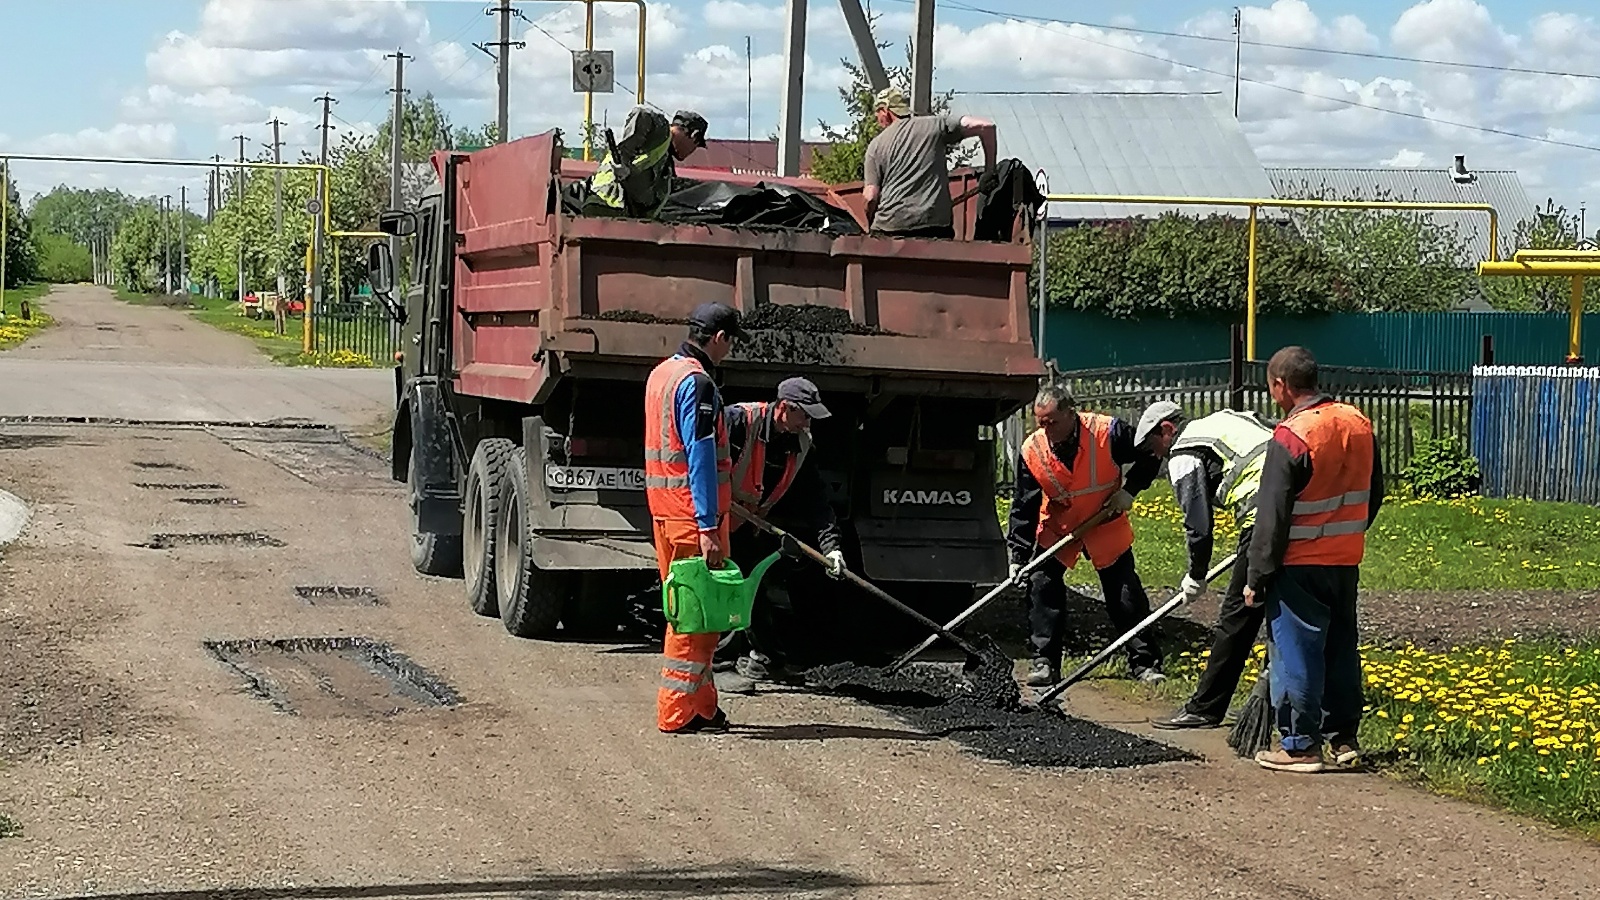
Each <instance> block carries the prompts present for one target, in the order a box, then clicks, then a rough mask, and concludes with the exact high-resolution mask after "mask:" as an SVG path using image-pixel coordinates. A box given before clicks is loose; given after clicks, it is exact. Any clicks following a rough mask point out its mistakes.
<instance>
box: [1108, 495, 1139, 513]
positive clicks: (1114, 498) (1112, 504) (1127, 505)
mask: <svg viewBox="0 0 1600 900" xmlns="http://www.w3.org/2000/svg"><path fill="white" fill-rule="evenodd" d="M1106 508H1107V509H1109V510H1111V511H1112V512H1119V513H1125V512H1127V511H1128V510H1130V509H1133V495H1132V494H1130V493H1128V492H1127V491H1117V492H1116V493H1115V494H1112V495H1111V499H1109V500H1107V501H1106Z"/></svg>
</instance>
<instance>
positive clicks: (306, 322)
mask: <svg viewBox="0 0 1600 900" xmlns="http://www.w3.org/2000/svg"><path fill="white" fill-rule="evenodd" d="M317 102H318V103H321V104H322V124H321V125H320V126H318V128H319V129H320V130H321V131H322V154H321V156H320V157H319V161H320V162H321V163H322V168H320V169H318V170H317V177H316V179H315V184H316V187H315V189H314V191H313V193H314V195H315V199H316V204H317V208H316V209H315V210H314V211H313V212H312V214H311V265H310V267H309V269H310V271H308V272H307V273H306V277H307V279H308V283H307V288H309V293H310V295H311V296H310V297H308V298H307V299H308V300H309V301H310V302H309V303H307V304H306V313H305V318H304V319H302V320H301V322H302V323H303V327H302V328H301V332H300V341H301V344H300V349H301V350H302V351H303V352H306V353H310V352H311V339H312V328H313V327H314V326H313V324H312V316H313V315H314V314H315V312H316V311H317V309H318V307H319V306H320V305H321V304H322V242H323V232H324V227H323V226H324V223H325V222H326V221H327V216H328V168H327V167H328V132H329V130H330V129H332V128H333V126H332V125H330V124H328V119H329V117H330V116H332V115H333V104H335V103H338V102H339V101H338V100H335V99H333V97H331V96H329V95H328V94H323V95H322V96H321V97H318V98H317ZM399 125H400V123H399V122H396V123H395V127H396V128H397V129H398V127H399Z"/></svg>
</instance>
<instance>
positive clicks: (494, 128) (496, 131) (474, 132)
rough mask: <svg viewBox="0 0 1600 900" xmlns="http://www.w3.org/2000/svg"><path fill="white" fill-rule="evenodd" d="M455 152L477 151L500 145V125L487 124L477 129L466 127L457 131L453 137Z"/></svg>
mask: <svg viewBox="0 0 1600 900" xmlns="http://www.w3.org/2000/svg"><path fill="white" fill-rule="evenodd" d="M452 141H453V142H454V147H453V148H452V149H455V150H477V149H479V148H482V147H488V146H490V145H492V144H498V143H500V123H499V122H485V123H484V124H483V125H481V126H479V127H477V128H468V127H466V126H465V125H463V126H461V127H460V128H457V129H456V133H455V135H454V136H453V137H452Z"/></svg>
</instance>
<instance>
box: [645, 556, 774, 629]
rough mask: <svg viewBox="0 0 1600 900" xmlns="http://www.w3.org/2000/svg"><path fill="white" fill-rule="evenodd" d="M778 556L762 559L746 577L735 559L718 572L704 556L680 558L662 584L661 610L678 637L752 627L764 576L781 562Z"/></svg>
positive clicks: (723, 565) (724, 563)
mask: <svg viewBox="0 0 1600 900" xmlns="http://www.w3.org/2000/svg"><path fill="white" fill-rule="evenodd" d="M779 556H780V554H779V553H773V554H772V555H771V556H769V557H767V558H766V559H763V560H762V561H761V562H759V563H757V564H756V567H755V569H753V570H752V571H751V572H750V577H749V578H746V577H745V576H744V574H743V573H741V572H740V571H739V567H738V566H737V565H735V564H734V562H733V560H731V559H727V560H723V563H722V568H721V569H718V570H716V571H714V572H713V571H712V570H711V569H709V568H707V567H706V561H705V559H703V558H702V557H698V556H695V557H691V558H689V559H680V560H677V561H676V562H674V563H673V564H672V567H671V568H670V569H669V570H668V571H667V578H666V580H665V581H663V582H661V611H662V612H664V613H665V614H666V616H667V621H668V622H669V623H671V625H672V630H673V631H676V632H677V633H678V634H720V633H722V632H724V631H743V630H744V629H746V628H749V627H750V609H751V607H752V606H754V605H755V602H756V588H758V587H760V586H761V576H763V575H765V574H767V569H769V568H771V567H772V564H773V563H775V562H777V561H778V557H779Z"/></svg>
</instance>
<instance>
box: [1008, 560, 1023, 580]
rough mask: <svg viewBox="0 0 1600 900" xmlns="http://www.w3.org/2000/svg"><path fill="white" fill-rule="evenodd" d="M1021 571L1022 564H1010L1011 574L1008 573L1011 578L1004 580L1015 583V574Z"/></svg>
mask: <svg viewBox="0 0 1600 900" xmlns="http://www.w3.org/2000/svg"><path fill="white" fill-rule="evenodd" d="M1021 571H1022V563H1012V564H1011V573H1010V575H1011V577H1010V578H1008V579H1006V580H1007V581H1016V580H1017V573H1018V572H1021Z"/></svg>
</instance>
